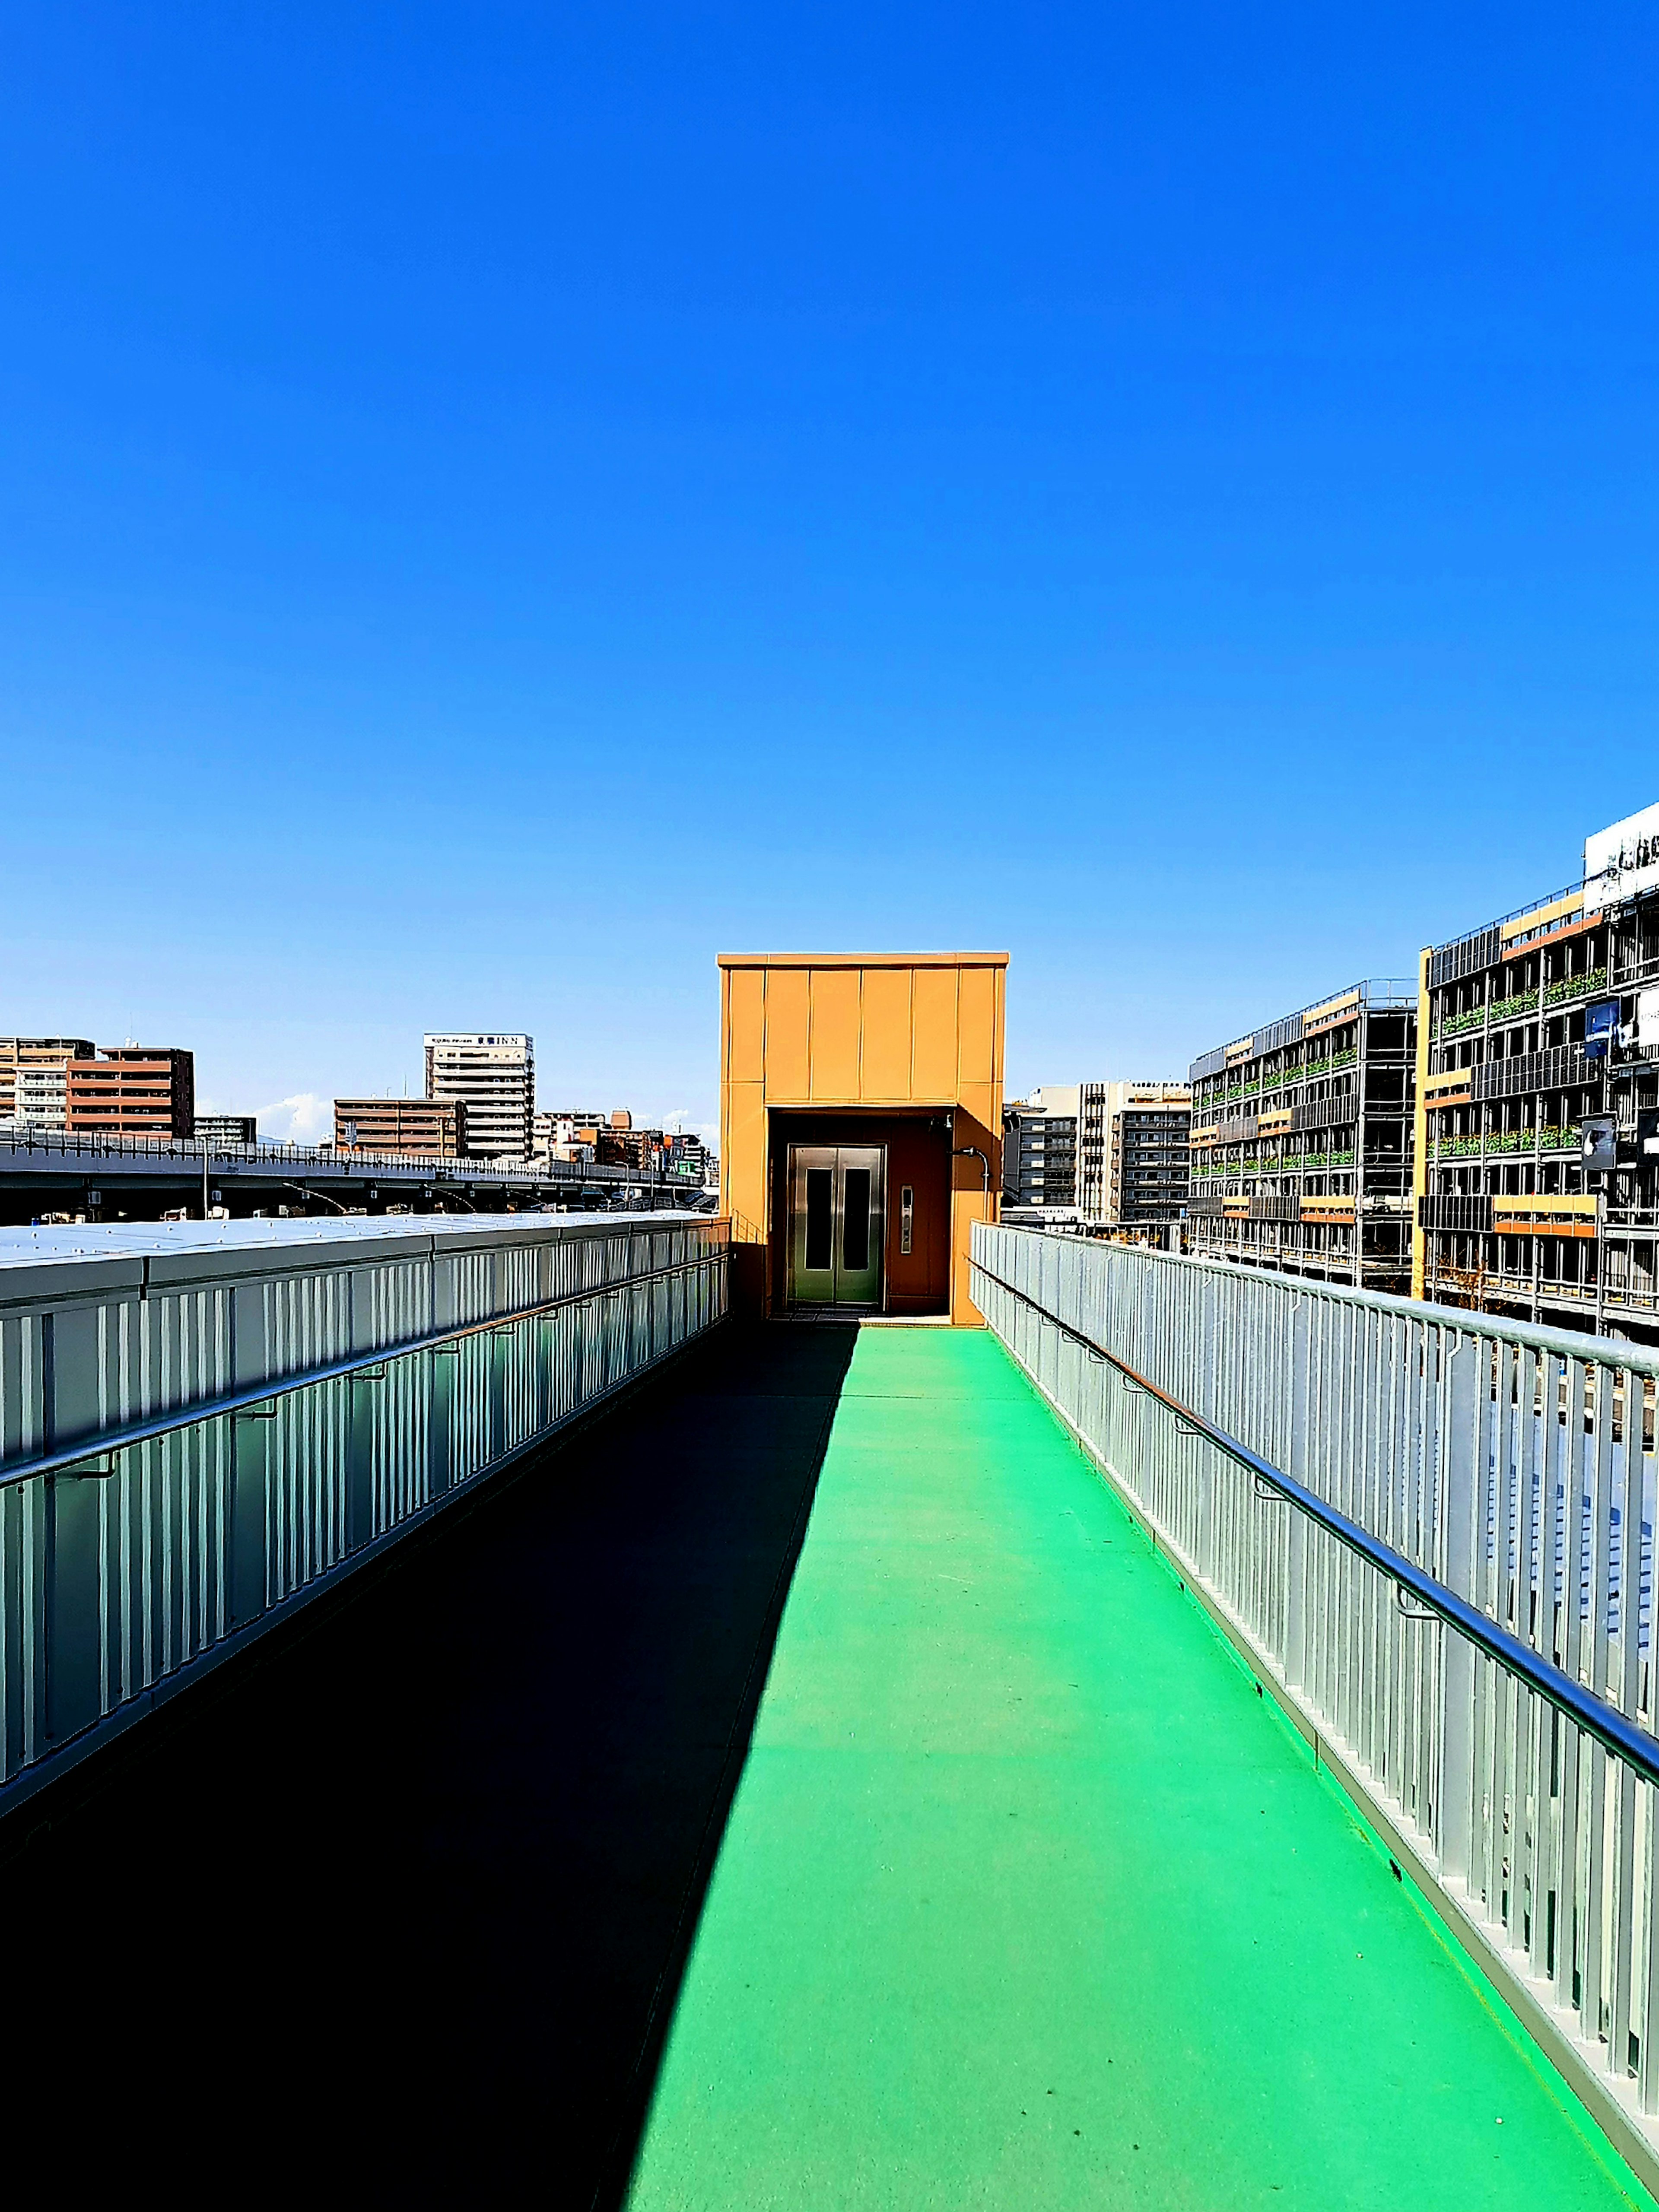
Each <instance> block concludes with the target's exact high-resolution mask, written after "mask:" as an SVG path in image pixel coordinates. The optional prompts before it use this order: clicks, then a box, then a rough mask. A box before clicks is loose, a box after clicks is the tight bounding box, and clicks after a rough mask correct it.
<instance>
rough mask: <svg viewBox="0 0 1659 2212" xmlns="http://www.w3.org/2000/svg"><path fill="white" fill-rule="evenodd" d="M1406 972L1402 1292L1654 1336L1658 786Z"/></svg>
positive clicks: (1658, 1228)
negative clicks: (1512, 902)
mask: <svg viewBox="0 0 1659 2212" xmlns="http://www.w3.org/2000/svg"><path fill="white" fill-rule="evenodd" d="M1420 982H1421V997H1420V1000H1419V1017H1418V1049H1419V1082H1418V1132H1417V1175H1416V1198H1417V1204H1416V1236H1415V1242H1414V1247H1413V1291H1414V1293H1415V1294H1416V1295H1417V1296H1418V1297H1428V1298H1431V1299H1434V1300H1437V1301H1439V1302H1442V1303H1445V1304H1456V1305H1463V1306H1473V1307H1474V1308H1475V1309H1477V1310H1480V1311H1483V1312H1497V1313H1504V1314H1509V1315H1512V1316H1520V1317H1522V1318H1526V1319H1531V1320H1534V1321H1539V1322H1545V1323H1547V1324H1550V1325H1553V1326H1554V1327H1558V1328H1561V1327H1567V1328H1594V1329H1595V1330H1596V1331H1597V1333H1598V1334H1612V1333H1615V1332H1616V1333H1618V1334H1625V1335H1627V1336H1630V1337H1632V1338H1634V1339H1636V1340H1638V1341H1641V1342H1644V1343H1654V1342H1659V1262H1656V1245H1659V805H1656V806H1650V807H1647V808H1645V809H1644V811H1642V812H1641V813H1639V814H1633V815H1631V816H1629V817H1627V818H1626V820H1624V821H1622V822H1615V823H1613V825H1612V826H1611V828H1609V829H1604V830H1601V831H1599V832H1598V833H1597V834H1596V835H1595V836H1592V837H1590V838H1589V839H1588V840H1587V841H1586V843H1585V847H1584V859H1583V875H1582V879H1581V880H1580V881H1579V882H1578V883H1577V884H1572V885H1570V886H1569V887H1568V888H1567V889H1566V890H1562V891H1559V892H1556V893H1554V894H1553V896H1550V897H1547V898H1543V899H1537V900H1534V901H1533V902H1531V903H1530V904H1529V905H1528V906H1525V907H1522V908H1519V909H1518V910H1517V911H1516V913H1514V914H1510V915H1504V916H1503V917H1501V918H1500V919H1499V920H1498V921H1492V922H1488V923H1487V924H1486V927H1484V928H1481V929H1477V930H1474V931H1472V932H1470V933H1469V934H1468V935H1467V936H1464V937H1459V938H1455V939H1452V940H1450V941H1449V943H1447V944H1444V945H1434V946H1431V947H1430V948H1428V949H1427V950H1425V952H1424V954H1423V958H1422V966H1421V975H1420Z"/></svg>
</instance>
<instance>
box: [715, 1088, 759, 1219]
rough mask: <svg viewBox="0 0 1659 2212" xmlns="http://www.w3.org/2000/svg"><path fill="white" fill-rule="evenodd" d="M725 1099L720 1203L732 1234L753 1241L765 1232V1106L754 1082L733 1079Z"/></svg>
mask: <svg viewBox="0 0 1659 2212" xmlns="http://www.w3.org/2000/svg"><path fill="white" fill-rule="evenodd" d="M728 1102H729V1103H728V1106H727V1114H726V1150H725V1152H723V1153H722V1154H721V1155H720V1188H721V1203H722V1204H723V1206H725V1209H726V1212H727V1213H729V1214H730V1215H731V1217H732V1236H733V1237H734V1238H736V1239H738V1240H739V1241H740V1242H744V1243H753V1242H757V1241H758V1240H759V1239H760V1238H762V1237H764V1236H765V1234H766V1106H765V1102H764V1100H763V1097H762V1096H761V1086H760V1085H759V1084H758V1083H734V1084H733V1085H732V1088H731V1091H730V1092H729V1093H728Z"/></svg>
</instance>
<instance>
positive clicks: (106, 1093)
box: [64, 1044, 196, 1138]
mask: <svg viewBox="0 0 1659 2212" xmlns="http://www.w3.org/2000/svg"><path fill="white" fill-rule="evenodd" d="M64 1073H65V1079H66V1080H65V1091H64V1109H65V1111H64V1125H65V1127H67V1128H68V1130H69V1131H70V1134H71V1135H80V1136H105V1137H165V1138H178V1137H193V1136H194V1135H195V1133H196V1057H195V1054H193V1053H189V1052H182V1051H179V1049H178V1048H176V1047H173V1046H167V1045H133V1044H130V1045H111V1046H108V1047H106V1049H105V1050H104V1051H102V1052H100V1054H99V1055H98V1057H97V1058H96V1059H95V1060H82V1059H75V1060H68V1061H66V1062H65V1063H64Z"/></svg>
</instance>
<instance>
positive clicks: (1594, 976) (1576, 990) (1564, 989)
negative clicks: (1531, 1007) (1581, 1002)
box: [1544, 968, 1607, 1006]
mask: <svg viewBox="0 0 1659 2212" xmlns="http://www.w3.org/2000/svg"><path fill="white" fill-rule="evenodd" d="M1606 989H1607V969H1605V968H1590V969H1586V971H1585V972H1584V974H1583V975H1564V976H1563V977H1562V978H1561V980H1560V981H1559V983H1551V984H1549V985H1548V986H1547V987H1546V989H1545V992H1544V1004H1545V1005H1546V1006H1562V1005H1564V1004H1565V1002H1566V1000H1569V999H1584V998H1588V997H1589V994H1590V993H1591V992H1592V991H1605V990H1606Z"/></svg>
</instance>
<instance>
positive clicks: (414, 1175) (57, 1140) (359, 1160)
mask: <svg viewBox="0 0 1659 2212" xmlns="http://www.w3.org/2000/svg"><path fill="white" fill-rule="evenodd" d="M29 1128H30V1125H28V1124H27V1123H13V1124H9V1125H0V1150H3V1151H6V1152H12V1153H17V1152H44V1153H47V1154H54V1153H55V1154H58V1155H60V1156H61V1157H62V1158H65V1159H70V1158H74V1159H88V1158H90V1159H165V1158H178V1159H179V1161H180V1162H181V1163H183V1164H186V1165H189V1166H191V1168H199V1167H200V1165H201V1164H202V1158H203V1153H204V1149H205V1152H206V1155H207V1158H208V1160H209V1162H210V1164H215V1165H217V1166H220V1167H250V1166H264V1165H267V1164H268V1165H270V1166H287V1167H313V1168H342V1169H346V1170H350V1171H352V1172H353V1173H355V1174H356V1175H358V1176H362V1174H364V1173H369V1174H373V1175H377V1176H379V1175H384V1176H387V1177H388V1178H390V1177H391V1176H395V1175H402V1176H406V1177H408V1178H409V1179H410V1180H419V1179H422V1178H423V1179H425V1180H428V1181H442V1182H532V1183H538V1182H541V1183H557V1182H576V1183H583V1182H603V1183H612V1184H617V1185H623V1184H627V1185H635V1184H637V1185H640V1186H644V1185H647V1184H652V1183H654V1184H656V1185H657V1186H658V1187H659V1188H661V1187H663V1186H665V1185H666V1184H671V1183H673V1182H690V1179H691V1178H690V1176H673V1175H669V1174H658V1173H653V1170H651V1169H649V1168H634V1167H627V1166H618V1165H617V1164H616V1163H615V1162H614V1161H611V1160H607V1161H605V1162H603V1163H601V1162H599V1161H597V1160H594V1161H580V1160H544V1161H542V1162H540V1163H539V1164H538V1162H536V1161H534V1160H490V1159H477V1160H473V1159H463V1158H458V1157H454V1156H452V1155H450V1154H447V1153H438V1152H433V1153H427V1152H366V1151H359V1150H358V1149H356V1147H353V1146H341V1147H338V1148H335V1147H333V1146H322V1145H289V1144H283V1143H280V1142H277V1141H276V1140H274V1139H266V1138H256V1139H255V1140H254V1141H253V1143H252V1144H248V1145H240V1144H234V1143H228V1142H222V1141H220V1140H219V1139H216V1138H213V1137H208V1138H201V1137H161V1136H138V1135H134V1134H131V1133H123V1132H121V1131H119V1130H114V1129H110V1130H101V1129H49V1128H46V1127H39V1126H35V1127H33V1128H32V1129H31V1131H30V1133H28V1134H24V1133H22V1132H23V1131H24V1130H25V1129H29Z"/></svg>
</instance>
